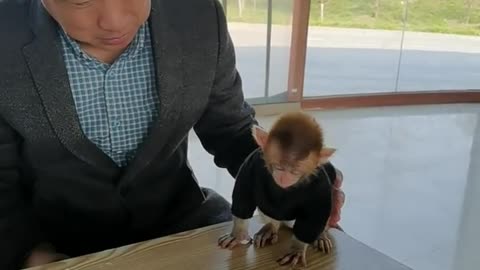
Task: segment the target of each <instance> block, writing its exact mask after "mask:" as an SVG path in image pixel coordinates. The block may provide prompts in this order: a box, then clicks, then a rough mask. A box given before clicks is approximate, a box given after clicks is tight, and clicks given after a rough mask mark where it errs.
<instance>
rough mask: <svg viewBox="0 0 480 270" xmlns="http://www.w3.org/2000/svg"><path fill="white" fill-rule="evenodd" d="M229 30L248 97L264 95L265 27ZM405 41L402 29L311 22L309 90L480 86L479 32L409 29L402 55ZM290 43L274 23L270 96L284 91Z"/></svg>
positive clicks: (345, 91) (284, 29)
mask: <svg viewBox="0 0 480 270" xmlns="http://www.w3.org/2000/svg"><path fill="white" fill-rule="evenodd" d="M230 31H231V34H232V37H233V40H234V42H235V46H236V50H237V61H238V68H239V70H240V72H241V74H242V77H243V81H244V85H245V87H244V88H245V94H246V97H248V98H252V97H260V96H263V95H264V92H265V90H264V89H265V57H266V26H265V25H252V24H239V23H231V24H230ZM401 41H402V33H401V32H399V31H384V30H364V29H341V28H320V27H312V28H311V29H310V32H309V43H308V46H309V49H308V55H307V67H306V81H305V95H306V96H318V95H336V94H353V93H365V92H377V93H378V92H391V91H418V90H457V89H480V37H472V36H461V35H447V34H433V33H416V32H406V33H405V36H404V43H403V51H402V55H401V50H400V48H401ZM289 46H290V29H289V28H288V27H282V26H275V27H273V35H272V56H271V59H272V62H271V79H270V82H269V84H270V89H269V94H270V95H276V94H279V93H282V92H284V91H285V90H286V86H287V75H288V61H289ZM400 57H401V62H400ZM399 63H401V64H400V72H399V73H398V67H399ZM397 74H399V76H398V86H397Z"/></svg>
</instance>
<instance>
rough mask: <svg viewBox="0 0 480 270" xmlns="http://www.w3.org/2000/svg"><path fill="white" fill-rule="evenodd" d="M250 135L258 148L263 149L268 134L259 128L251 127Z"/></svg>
mask: <svg viewBox="0 0 480 270" xmlns="http://www.w3.org/2000/svg"><path fill="white" fill-rule="evenodd" d="M252 135H253V138H254V139H255V142H256V143H257V144H258V146H260V148H262V149H263V148H264V147H265V145H266V144H267V138H268V132H267V131H266V130H265V129H263V128H261V127H260V126H257V125H253V127H252Z"/></svg>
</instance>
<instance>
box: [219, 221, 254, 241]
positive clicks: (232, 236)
mask: <svg viewBox="0 0 480 270" xmlns="http://www.w3.org/2000/svg"><path fill="white" fill-rule="evenodd" d="M251 242H252V238H250V235H249V234H248V219H240V218H237V217H235V216H234V217H233V230H232V232H231V233H229V234H225V235H223V236H222V237H220V238H219V239H218V245H219V246H220V247H221V248H228V249H233V248H234V247H235V246H237V245H238V244H242V245H246V244H250V243H251Z"/></svg>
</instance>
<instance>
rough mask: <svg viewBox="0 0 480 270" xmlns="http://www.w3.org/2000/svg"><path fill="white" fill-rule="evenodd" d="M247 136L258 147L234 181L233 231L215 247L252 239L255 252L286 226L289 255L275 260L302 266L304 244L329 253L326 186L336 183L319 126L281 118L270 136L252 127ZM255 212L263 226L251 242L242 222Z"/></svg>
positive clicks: (300, 116) (294, 116)
mask: <svg viewBox="0 0 480 270" xmlns="http://www.w3.org/2000/svg"><path fill="white" fill-rule="evenodd" d="M252 132H253V136H254V138H255V141H256V142H257V144H258V146H259V148H258V149H257V150H256V151H254V152H253V153H252V154H251V155H250V156H249V157H248V158H247V159H246V160H245V162H244V163H243V164H242V166H241V168H240V169H239V172H238V174H237V176H236V180H235V186H234V189H233V194H232V215H233V230H232V232H231V233H230V234H227V235H224V236H222V237H220V239H219V240H218V242H219V243H218V244H219V246H221V247H222V248H230V249H231V248H233V247H235V246H236V245H238V244H240V243H242V244H245V243H249V242H250V241H252V240H253V243H254V244H255V247H264V246H265V245H266V244H275V243H276V242H277V241H278V231H279V228H280V226H281V225H282V224H284V223H287V222H290V223H293V226H292V228H293V237H292V239H291V244H290V250H289V251H288V252H287V253H286V254H285V255H284V256H282V257H280V258H279V259H278V260H277V261H278V262H279V263H280V265H285V264H292V265H293V266H295V265H296V264H297V263H299V262H300V263H301V264H302V265H304V266H306V264H307V260H306V251H307V248H308V246H309V245H310V244H313V246H314V247H315V248H317V249H318V250H322V251H324V252H326V253H328V252H330V250H331V249H332V242H331V240H330V239H329V238H328V237H327V234H326V231H327V230H328V222H329V218H330V215H331V211H332V204H333V201H332V188H333V185H334V183H333V182H332V181H335V179H336V170H335V168H334V167H333V166H332V165H331V164H330V162H329V158H330V157H331V156H332V155H333V153H334V152H335V149H332V148H327V147H325V146H324V142H323V141H324V138H323V132H322V129H321V127H320V126H319V124H318V123H317V122H316V121H315V119H314V118H313V117H311V116H310V115H308V114H306V113H303V112H293V113H286V114H284V115H282V116H281V117H279V119H278V120H277V121H276V122H275V123H274V125H273V126H272V128H271V130H270V132H266V131H265V130H263V129H262V128H260V127H258V126H254V127H253V129H252ZM265 167H266V169H265ZM257 208H258V210H259V213H260V214H261V216H262V217H263V220H264V221H265V223H266V224H265V225H264V226H263V228H262V229H260V230H259V231H258V232H257V233H256V234H255V236H254V239H251V238H250V236H249V233H248V222H249V219H250V218H251V217H252V216H253V214H254V212H255V210H256V209H257ZM287 226H288V225H287Z"/></svg>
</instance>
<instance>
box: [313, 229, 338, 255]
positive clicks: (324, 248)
mask: <svg viewBox="0 0 480 270" xmlns="http://www.w3.org/2000/svg"><path fill="white" fill-rule="evenodd" d="M313 247H314V248H315V249H316V250H318V251H321V252H324V253H326V254H328V253H330V252H331V251H332V249H333V242H332V240H331V239H330V237H329V236H328V233H327V230H324V231H323V232H322V233H321V234H320V235H319V236H318V238H317V240H315V242H313Z"/></svg>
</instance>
